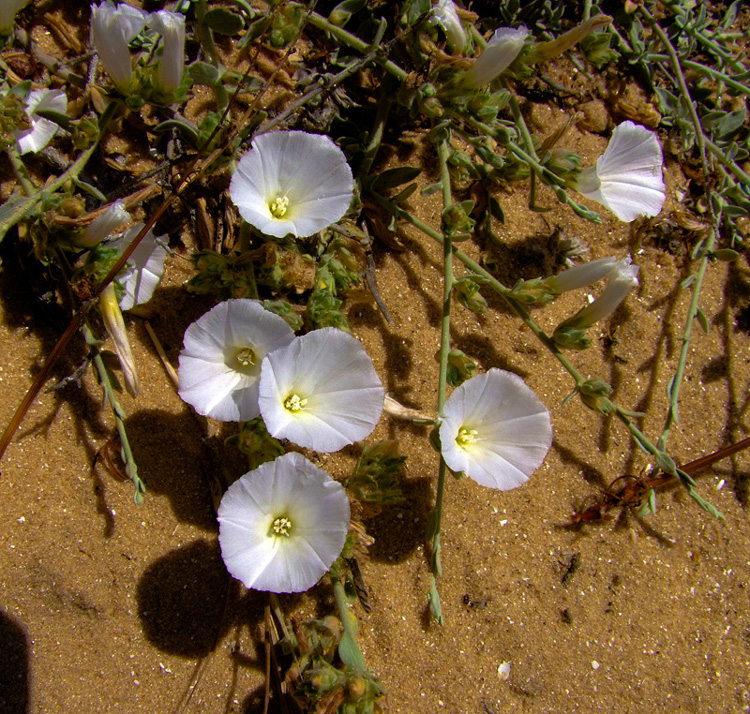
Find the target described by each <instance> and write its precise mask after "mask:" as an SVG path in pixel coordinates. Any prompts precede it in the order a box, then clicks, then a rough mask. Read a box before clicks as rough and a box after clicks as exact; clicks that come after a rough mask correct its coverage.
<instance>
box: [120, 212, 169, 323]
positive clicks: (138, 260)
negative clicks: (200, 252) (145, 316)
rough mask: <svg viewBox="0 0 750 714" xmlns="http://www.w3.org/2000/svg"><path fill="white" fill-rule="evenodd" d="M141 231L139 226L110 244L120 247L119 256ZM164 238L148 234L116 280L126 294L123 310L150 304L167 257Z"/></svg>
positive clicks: (130, 229) (135, 226) (140, 225)
mask: <svg viewBox="0 0 750 714" xmlns="http://www.w3.org/2000/svg"><path fill="white" fill-rule="evenodd" d="M141 228H143V223H136V225H134V226H133V227H132V228H129V229H128V230H127V231H125V234H124V235H123V236H122V237H120V238H118V239H117V240H114V241H112V242H111V243H109V244H108V245H109V246H111V247H112V248H117V249H118V250H119V251H120V253H123V252H125V249H126V248H127V247H128V246H129V245H130V243H131V242H132V241H133V238H135V237H136V236H137V235H138V233H139V232H140V230H141ZM162 238H163V236H159V237H158V238H156V237H155V236H154V234H153V233H152V232H151V231H149V232H148V233H146V235H145V236H143V238H142V239H141V242H140V243H139V244H138V245H137V246H136V249H135V250H134V251H133V252H132V254H131V255H130V258H128V262H127V263H126V267H125V268H124V269H123V270H122V271H121V272H120V273H119V274H118V276H117V280H118V282H119V283H120V285H122V287H123V288H124V289H125V295H123V297H122V299H121V300H120V307H121V308H122V309H123V310H130V308H131V307H134V306H135V305H143V304H144V303H147V302H148V301H149V300H150V299H151V296H152V295H153V294H154V290H156V287H157V285H159V281H160V280H161V276H162V274H163V273H164V261H165V260H166V257H167V249H166V248H165V247H164V246H163V245H162V244H161V243H160V242H159V241H160V240H161V239H162Z"/></svg>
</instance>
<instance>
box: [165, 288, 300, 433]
mask: <svg viewBox="0 0 750 714" xmlns="http://www.w3.org/2000/svg"><path fill="white" fill-rule="evenodd" d="M293 339H294V332H293V331H292V328H291V327H289V325H288V324H287V323H286V321H285V320H284V319H283V318H281V317H279V316H278V315H274V314H273V313H271V312H269V311H268V310H265V309H264V308H263V306H262V305H261V304H260V303H259V302H258V301H257V300H248V299H243V298H241V299H235V300H226V301H225V302H221V303H219V304H218V305H216V306H215V307H214V308H212V309H211V310H209V311H208V312H207V313H206V314H205V315H203V316H202V317H200V318H199V319H198V320H196V321H195V322H194V323H193V324H192V325H190V327H188V329H187V330H186V331H185V338H184V342H185V346H184V348H183V350H182V352H181V353H180V366H179V372H178V374H179V378H180V389H179V394H180V397H181V399H183V400H184V401H186V402H187V403H188V404H190V405H191V406H192V407H193V408H194V409H195V410H196V411H197V412H198V413H199V414H202V415H203V416H207V417H210V418H212V419H217V420H219V421H247V420H249V419H254V418H255V417H257V416H258V415H259V414H260V410H259V408H258V378H259V376H260V363H261V361H262V359H263V358H264V357H265V356H266V354H267V353H268V352H270V351H272V350H276V349H279V348H281V347H285V346H286V345H288V344H289V343H290V342H291V341H292V340H293ZM244 348H250V349H252V351H253V352H254V353H255V365H254V366H253V365H250V366H245V367H241V366H240V365H239V364H238V362H237V353H238V352H239V351H240V350H242V349H244Z"/></svg>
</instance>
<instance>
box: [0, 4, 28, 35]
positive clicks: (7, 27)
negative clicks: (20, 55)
mask: <svg viewBox="0 0 750 714" xmlns="http://www.w3.org/2000/svg"><path fill="white" fill-rule="evenodd" d="M27 2H28V0H0V35H8V34H10V31H11V30H12V29H13V23H14V22H15V21H16V13H17V12H18V11H19V10H20V9H21V8H22V7H23V6H24V5H25V4H26V3H27Z"/></svg>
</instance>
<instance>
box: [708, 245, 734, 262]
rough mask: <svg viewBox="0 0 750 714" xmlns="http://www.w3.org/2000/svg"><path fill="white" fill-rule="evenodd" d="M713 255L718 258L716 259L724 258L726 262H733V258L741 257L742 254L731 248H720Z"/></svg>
mask: <svg viewBox="0 0 750 714" xmlns="http://www.w3.org/2000/svg"><path fill="white" fill-rule="evenodd" d="M713 257H714V258H716V260H723V261H724V262H726V263H731V262H732V261H733V260H737V258H739V257H740V254H739V253H738V252H737V251H736V250H732V249H731V248H720V249H719V250H717V251H715V252H714V253H713Z"/></svg>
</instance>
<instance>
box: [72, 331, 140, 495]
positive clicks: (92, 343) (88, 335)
mask: <svg viewBox="0 0 750 714" xmlns="http://www.w3.org/2000/svg"><path fill="white" fill-rule="evenodd" d="M82 329H83V336H84V338H85V339H86V344H87V345H88V346H89V348H90V349H91V350H92V352H93V361H94V367H95V368H96V372H97V375H98V376H99V382H100V384H101V385H102V389H103V390H104V394H105V395H106V398H107V400H108V401H109V403H110V405H111V407H112V413H113V414H114V417H115V424H116V425H117V433H118V434H119V436H120V444H121V446H122V451H121V454H122V460H123V463H124V464H125V473H126V474H127V475H128V477H129V478H130V480H131V481H132V482H133V486H135V493H134V494H133V501H135V504H136V505H137V506H139V505H140V504H141V503H143V495H144V494H145V493H146V485H145V484H144V483H143V481H142V480H141V478H140V476H138V466H137V465H136V463H135V458H134V457H133V450H132V449H131V448H130V441H129V440H128V433H127V431H126V429H125V420H126V419H127V417H128V415H127V414H126V413H125V410H124V409H123V408H122V406H121V405H120V402H119V401H118V400H117V397H116V396H115V388H114V386H113V385H112V381H111V380H110V378H109V372H108V371H107V367H106V365H105V364H104V360H103V359H102V355H101V352H99V348H98V346H97V340H96V338H95V337H94V334H93V332H92V331H91V328H90V327H89V325H88V322H86V320H84V322H83V325H82Z"/></svg>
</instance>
